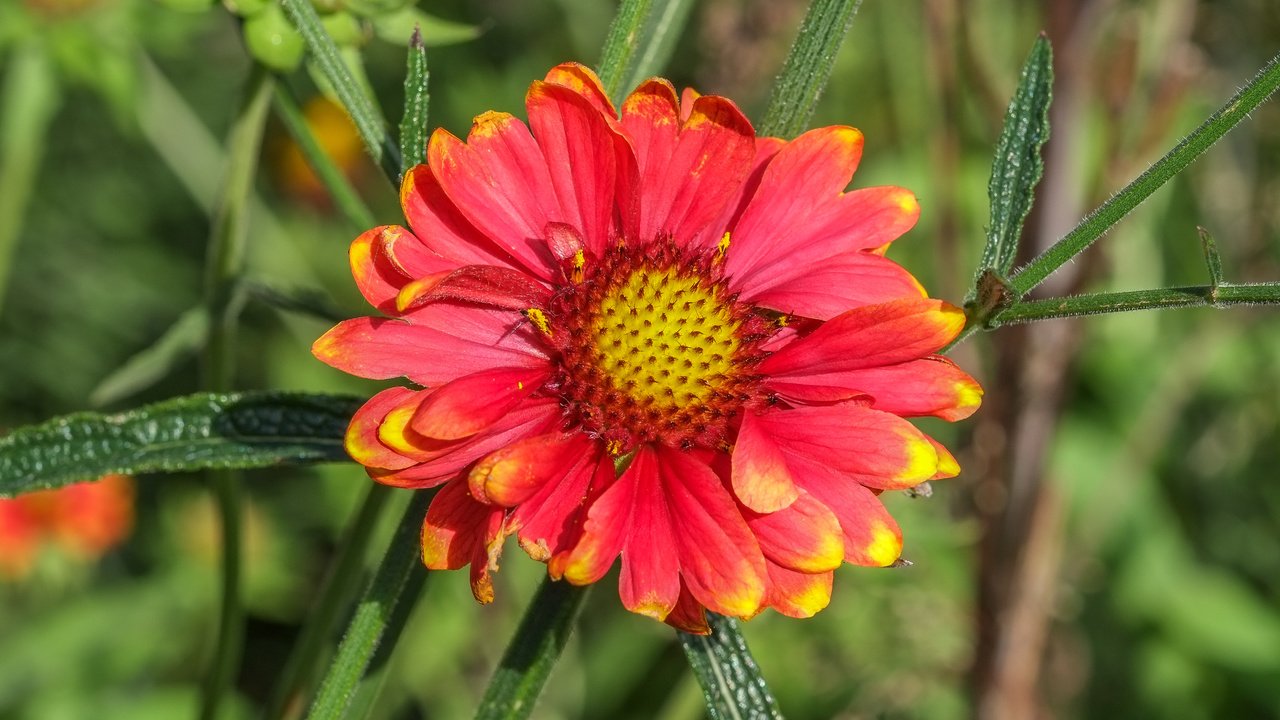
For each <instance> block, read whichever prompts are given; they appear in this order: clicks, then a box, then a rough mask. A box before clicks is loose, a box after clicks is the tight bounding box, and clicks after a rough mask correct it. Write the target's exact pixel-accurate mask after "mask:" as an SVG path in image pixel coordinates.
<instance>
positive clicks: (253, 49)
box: [244, 3, 304, 72]
mask: <svg viewBox="0 0 1280 720" xmlns="http://www.w3.org/2000/svg"><path fill="white" fill-rule="evenodd" d="M244 41H245V44H246V45H248V46H249V52H250V53H252V54H253V56H254V57H255V58H257V59H258V60H259V61H260V62H262V64H263V65H266V66H267V67H269V68H271V69H272V70H279V71H280V72H290V71H292V70H294V69H295V68H297V67H298V63H300V62H302V53H303V50H304V46H303V43H302V36H301V35H299V34H298V31H297V30H294V29H293V26H292V25H290V24H289V20H288V19H287V18H285V16H284V11H283V10H281V9H280V6H279V5H276V4H274V3H273V4H271V5H270V6H268V7H267V8H266V9H265V10H263V11H262V12H260V13H258V14H257V15H254V16H253V17H251V18H249V19H248V20H246V21H245V23H244Z"/></svg>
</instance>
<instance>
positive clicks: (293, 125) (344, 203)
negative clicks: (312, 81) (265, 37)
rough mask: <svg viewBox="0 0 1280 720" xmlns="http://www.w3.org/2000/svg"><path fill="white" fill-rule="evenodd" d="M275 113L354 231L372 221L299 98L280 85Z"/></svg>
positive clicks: (371, 216)
mask: <svg viewBox="0 0 1280 720" xmlns="http://www.w3.org/2000/svg"><path fill="white" fill-rule="evenodd" d="M275 107H276V115H277V116H278V117H279V118H280V120H281V122H283V123H284V126H285V129H286V130H288V131H289V136H290V137H292V138H293V141H294V143H296V144H297V146H298V150H300V151H301V152H302V157H303V158H304V159H306V161H307V165H308V167H310V168H311V171H312V172H314V173H315V174H316V178H317V179H318V180H319V181H320V184H321V185H324V189H325V191H326V192H328V193H329V197H331V198H333V203H334V205H336V206H337V208H338V210H339V211H340V212H341V213H342V215H343V217H345V218H346V219H347V222H348V223H350V224H351V226H352V228H354V229H355V230H356V231H357V232H358V231H360V230H364V229H365V228H368V227H371V226H373V225H374V222H375V221H374V219H373V213H372V212H370V211H369V207H368V206H367V205H365V204H364V201H363V200H361V199H360V195H359V193H357V192H356V190H355V188H353V187H352V186H351V183H350V182H348V181H347V177H346V175H344V174H343V172H342V170H341V169H339V168H338V166H337V165H336V164H334V162H333V158H331V157H329V154H328V153H327V152H325V151H324V148H322V147H321V146H320V143H319V141H317V140H316V136H315V134H314V133H312V132H311V128H310V127H309V126H308V125H307V121H306V118H304V117H303V115H302V111H301V110H300V109H299V108H298V101H297V100H295V99H294V97H293V95H291V94H290V93H289V90H288V89H287V88H285V87H283V86H281V87H280V88H278V89H277V90H276V97H275Z"/></svg>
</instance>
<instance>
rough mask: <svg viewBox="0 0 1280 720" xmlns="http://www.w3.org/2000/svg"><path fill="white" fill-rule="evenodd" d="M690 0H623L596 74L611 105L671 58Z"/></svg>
mask: <svg viewBox="0 0 1280 720" xmlns="http://www.w3.org/2000/svg"><path fill="white" fill-rule="evenodd" d="M692 9H693V0H623V2H622V5H621V7H619V8H618V14H617V15H615V16H614V18H613V24H611V25H610V26H609V35H608V37H607V38H606V39H605V42H604V49H603V50H602V51H601V53H600V65H599V71H598V74H599V76H600V82H601V83H602V84H603V85H604V89H605V93H606V94H607V95H608V96H609V99H611V100H613V103H614V105H621V104H622V101H623V99H624V98H625V97H626V94H627V93H628V92H630V91H631V89H632V88H634V87H635V86H636V85H639V84H640V82H641V81H642V80H644V79H645V78H646V77H648V76H650V75H652V74H654V73H656V72H658V71H659V70H661V69H662V66H663V65H665V64H666V63H667V61H668V60H669V59H671V53H672V51H673V50H674V49H675V43H676V40H677V39H678V38H679V37H680V32H681V31H682V30H684V26H685V23H686V22H687V21H688V19H689V11H690V10H692Z"/></svg>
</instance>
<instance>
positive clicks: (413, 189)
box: [389, 165, 525, 278]
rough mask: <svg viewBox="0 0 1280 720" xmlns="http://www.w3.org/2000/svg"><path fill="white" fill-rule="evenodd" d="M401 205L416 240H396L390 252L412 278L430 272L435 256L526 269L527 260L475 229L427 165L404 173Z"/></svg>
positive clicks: (457, 260)
mask: <svg viewBox="0 0 1280 720" xmlns="http://www.w3.org/2000/svg"><path fill="white" fill-rule="evenodd" d="M400 206H401V207H402V208H403V210H404V216H405V218H407V219H408V220H409V227H411V228H413V232H414V235H412V236H411V237H412V238H413V242H399V241H398V242H395V243H394V244H392V245H391V247H390V252H389V254H390V256H391V257H392V261H393V262H395V263H396V264H397V265H398V266H399V267H400V268H401V269H402V270H403V271H404V272H405V273H406V274H407V275H409V276H410V277H413V278H419V277H423V276H424V275H430V274H433V273H434V272H437V270H432V269H431V268H434V267H435V265H434V263H433V262H431V261H430V260H429V259H430V257H432V256H438V257H444V258H449V259H450V260H452V261H453V262H454V266H455V267H456V266H458V265H497V266H499V267H510V268H517V269H525V268H524V264H523V263H521V262H520V261H519V260H517V259H516V258H515V257H513V256H512V255H511V253H510V252H507V251H506V250H503V249H502V248H500V247H499V246H498V245H496V244H495V243H494V241H493V240H491V239H490V238H489V237H488V236H486V235H485V234H484V233H482V232H480V231H479V230H477V229H476V227H475V226H474V225H472V224H471V221H469V220H467V218H466V217H464V216H463V214H462V211H461V210H459V209H458V206H457V205H455V204H454V202H453V201H452V200H450V199H449V196H447V195H445V193H444V188H442V187H440V181H439V180H437V179H436V176H435V173H434V172H433V171H432V170H431V167H430V166H428V165H417V166H415V167H413V168H411V169H410V170H409V171H408V172H407V173H405V174H404V181H403V183H402V184H401V185H400Z"/></svg>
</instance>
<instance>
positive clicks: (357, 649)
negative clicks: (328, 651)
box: [307, 490, 435, 720]
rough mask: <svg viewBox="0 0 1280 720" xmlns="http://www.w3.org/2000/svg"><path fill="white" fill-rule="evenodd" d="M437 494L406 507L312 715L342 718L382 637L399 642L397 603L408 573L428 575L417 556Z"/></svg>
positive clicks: (420, 496)
mask: <svg viewBox="0 0 1280 720" xmlns="http://www.w3.org/2000/svg"><path fill="white" fill-rule="evenodd" d="M434 496H435V492H434V491H425V490H422V491H418V492H415V493H414V494H413V499H412V500H410V501H409V504H408V505H407V506H406V507H405V511H404V515H403V516H402V517H401V519H400V524H399V525H397V526H396V531H395V533H394V534H393V535H392V536H391V542H390V543H389V544H388V545H387V551H386V554H385V555H384V556H383V558H382V562H381V563H380V564H379V565H378V570H377V572H375V573H374V576H373V579H372V580H370V581H369V585H368V587H366V588H365V591H364V595H363V596H362V597H361V598H360V602H359V604H357V605H356V610H355V614H354V615H353V616H352V618H351V623H350V624H349V625H347V631H346V635H344V636H343V638H342V643H341V644H339V645H338V652H337V654H336V655H335V656H334V658H333V662H332V663H331V664H330V665H329V672H328V673H327V674H326V675H325V678H324V680H323V681H322V682H321V683H320V692H319V693H318V694H317V695H316V699H315V702H314V703H312V705H311V711H310V712H309V713H308V715H307V717H309V718H313V719H322V720H338V718H341V717H343V716H344V715H345V714H346V712H347V708H348V707H349V705H350V703H351V699H352V697H353V696H354V694H355V692H356V690H357V689H358V687H359V685H360V683H361V679H362V678H363V677H364V675H365V671H366V669H368V667H369V665H370V663H371V662H372V660H373V657H374V653H375V652H378V647H379V645H380V644H381V643H382V641H383V637H384V636H388V637H389V638H390V640H391V642H392V643H394V642H395V640H396V638H397V636H398V635H399V630H400V627H399V626H398V625H395V624H394V623H393V620H395V618H396V617H397V616H396V615H395V608H396V605H397V603H399V602H400V601H401V599H402V596H404V595H405V588H406V587H408V586H409V582H408V581H409V577H410V576H411V575H412V574H413V573H414V572H415V571H416V572H418V573H419V574H423V573H425V571H424V570H423V569H422V567H421V561H420V559H419V555H418V553H419V550H418V534H419V531H420V528H421V527H422V518H423V517H424V516H425V515H426V512H427V506H428V505H429V504H431V498H432V497H434ZM418 587H419V588H420V587H421V586H418ZM415 599H416V595H415V596H413V597H408V598H405V600H407V601H408V602H412V601H413V600H415ZM401 617H407V616H401Z"/></svg>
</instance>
